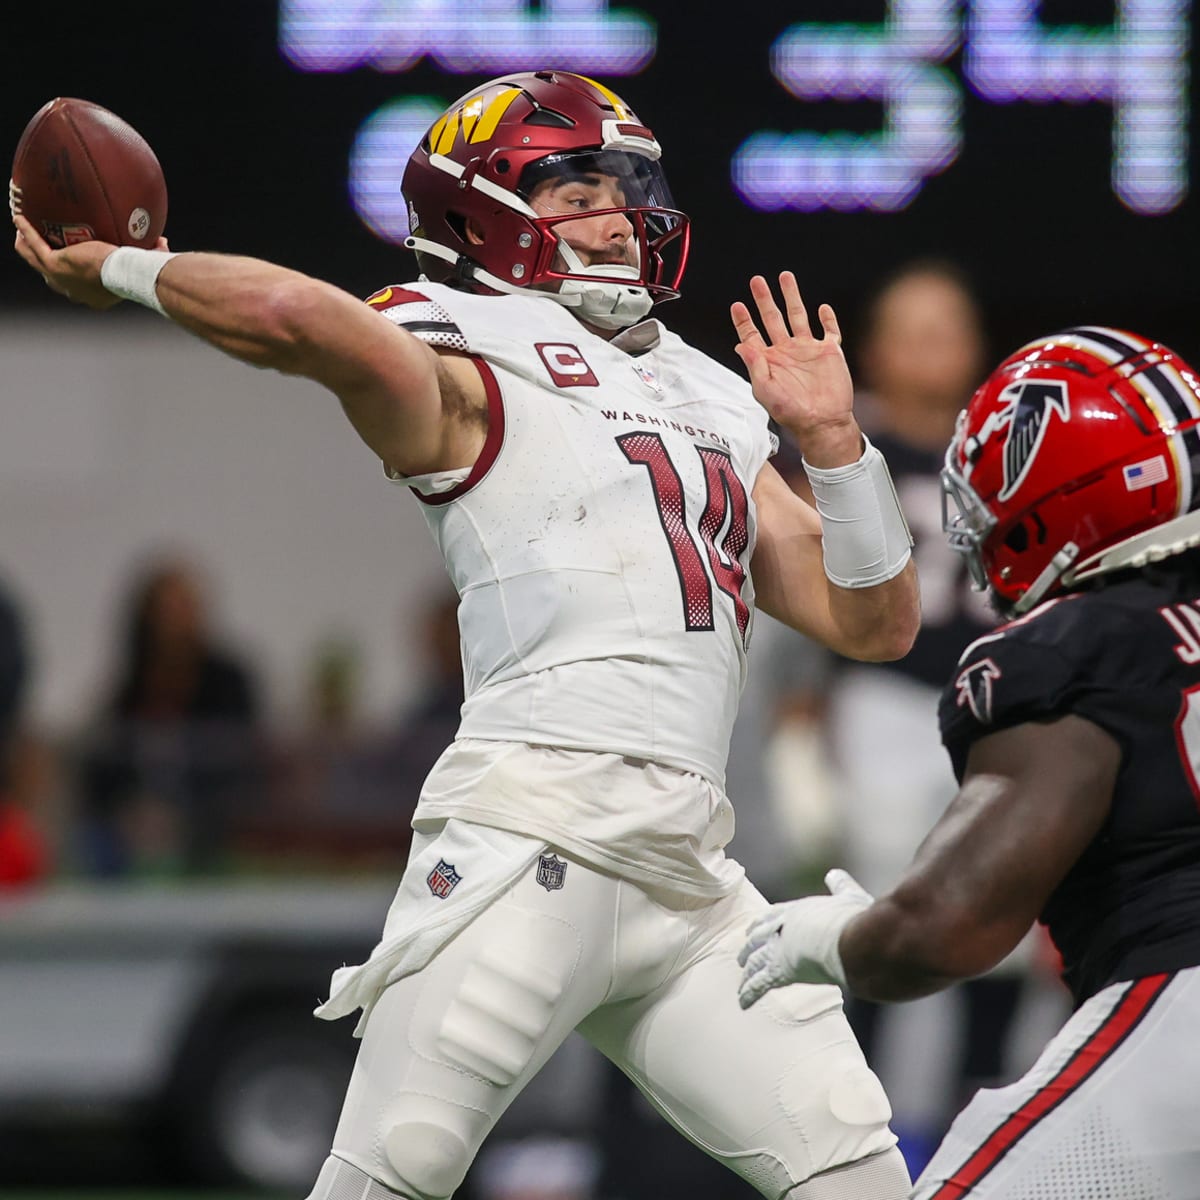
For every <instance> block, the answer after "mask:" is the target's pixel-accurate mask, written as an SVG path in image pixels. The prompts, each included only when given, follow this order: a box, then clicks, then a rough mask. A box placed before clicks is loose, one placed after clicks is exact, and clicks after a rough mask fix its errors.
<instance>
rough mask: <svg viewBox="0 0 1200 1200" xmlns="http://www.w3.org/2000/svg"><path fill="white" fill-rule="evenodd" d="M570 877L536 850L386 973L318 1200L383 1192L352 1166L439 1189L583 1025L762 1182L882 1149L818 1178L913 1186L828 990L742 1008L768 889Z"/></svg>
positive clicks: (788, 1181)
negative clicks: (508, 879)
mask: <svg viewBox="0 0 1200 1200" xmlns="http://www.w3.org/2000/svg"><path fill="white" fill-rule="evenodd" d="M560 854H561V852H560ZM563 857H565V856H563ZM562 885H563V886H562V887H561V888H560V889H554V890H548V889H547V888H546V887H544V886H540V885H539V884H538V882H537V863H536V862H535V863H534V865H533V866H532V867H531V868H530V869H529V870H528V872H527V873H526V874H525V875H524V876H523V877H522V878H521V879H520V880H519V881H518V882H517V883H516V884H515V885H514V886H513V887H512V889H511V890H509V891H508V892H506V893H504V894H503V895H502V896H501V897H500V898H499V899H497V900H496V901H495V902H494V903H493V904H492V905H491V906H490V907H488V908H487V909H486V910H484V911H483V912H482V913H481V914H480V915H479V916H477V917H476V918H475V919H474V920H473V921H472V923H471V924H470V925H468V926H467V927H466V928H465V929H464V930H463V931H462V932H460V933H459V934H458V935H457V936H456V937H455V938H454V939H453V940H452V941H450V942H449V943H448V944H447V945H446V946H445V947H444V948H443V949H442V950H441V951H440V952H439V953H438V954H437V955H436V956H435V957H434V958H433V960H432V961H431V962H430V963H429V965H428V966H426V967H425V968H424V969H423V970H421V971H419V972H417V973H416V974H414V975H410V976H407V977H406V978H403V979H400V980H398V981H396V982H394V983H392V984H390V985H389V986H388V987H387V989H386V990H385V991H384V993H383V995H382V996H381V998H380V999H379V1002H378V1004H377V1005H376V1007H375V1008H374V1010H373V1011H372V1012H371V1015H370V1018H369V1020H368V1022H367V1026H366V1029H365V1032H364V1035H363V1043H362V1047H361V1049H360V1051H359V1056H358V1062H357V1064H356V1066H355V1069H354V1075H353V1077H352V1079H351V1081H350V1086H349V1090H348V1092H347V1095H346V1102H345V1107H344V1109H343V1111H342V1117H341V1121H340V1123H339V1125H338V1128H337V1132H336V1134H335V1137H334V1142H333V1149H332V1156H333V1157H331V1158H330V1159H329V1160H328V1162H327V1163H326V1168H325V1169H324V1170H323V1171H322V1173H321V1179H320V1180H319V1181H318V1185H317V1187H316V1189H314V1191H313V1193H312V1197H313V1200H329V1198H331V1197H336V1198H337V1200H341V1197H346V1198H347V1200H360V1198H361V1197H364V1196H372V1197H374V1196H375V1195H378V1196H379V1197H380V1200H382V1197H383V1195H384V1193H383V1192H382V1191H381V1190H380V1191H378V1192H376V1191H375V1188H376V1187H377V1185H376V1184H373V1183H371V1182H370V1181H369V1180H368V1181H365V1182H364V1180H363V1175H360V1171H361V1172H362V1173H363V1174H364V1175H365V1176H367V1177H370V1180H374V1181H378V1182H380V1183H382V1184H384V1185H385V1186H386V1187H387V1188H389V1189H391V1190H392V1191H393V1192H398V1193H399V1194H401V1195H403V1196H406V1197H413V1198H430V1200H441V1198H444V1197H448V1196H450V1195H451V1194H452V1193H453V1191H454V1190H455V1188H456V1187H458V1185H459V1184H460V1183H461V1182H462V1179H463V1177H464V1175H465V1174H466V1172H467V1169H468V1167H469V1166H470V1164H471V1161H472V1160H473V1158H474V1157H475V1154H476V1152H477V1151H478V1149H479V1147H480V1144H481V1143H482V1142H483V1140H484V1138H485V1137H486V1135H487V1134H488V1132H489V1130H491V1128H492V1126H493V1125H494V1124H495V1122H496V1120H497V1119H498V1118H499V1116H500V1114H501V1113H502V1112H503V1111H504V1110H505V1108H507V1106H508V1105H509V1103H510V1102H511V1101H512V1099H513V1098H514V1097H515V1096H516V1095H517V1093H518V1092H519V1091H520V1090H521V1088H522V1087H523V1086H524V1085H525V1084H526V1083H527V1082H528V1081H529V1079H530V1078H531V1077H532V1076H533V1075H534V1073H535V1072H536V1071H537V1070H538V1069H539V1068H540V1067H541V1066H542V1065H543V1063H545V1061H546V1060H547V1059H548V1058H549V1057H550V1055H551V1054H552V1053H553V1052H554V1050H555V1049H557V1047H558V1046H559V1045H560V1043H561V1042H562V1041H563V1040H564V1038H566V1036H567V1034H568V1033H570V1031H571V1030H572V1029H574V1028H576V1027H578V1028H579V1029H580V1031H581V1032H582V1033H583V1035H584V1036H585V1037H587V1038H588V1039H589V1040H590V1041H591V1042H592V1043H593V1044H594V1045H596V1046H597V1047H598V1048H599V1049H600V1050H601V1051H602V1052H603V1053H604V1054H606V1055H607V1056H608V1057H609V1058H610V1059H612V1061H613V1062H615V1063H616V1064H617V1065H618V1066H619V1067H620V1068H621V1069H622V1070H624V1071H625V1072H626V1073H627V1074H628V1075H630V1077H631V1078H632V1079H633V1080H634V1081H635V1082H636V1083H637V1084H638V1086H639V1087H640V1088H641V1089H642V1091H643V1092H644V1093H645V1094H646V1096H647V1097H648V1098H649V1100H650V1101H651V1102H652V1103H653V1104H654V1106H655V1107H656V1108H657V1109H658V1110H659V1111H660V1112H661V1113H662V1114H663V1115H664V1116H665V1117H666V1119H667V1120H668V1121H670V1122H671V1124H673V1125H674V1126H675V1127H676V1128H677V1129H679V1130H680V1131H681V1132H682V1133H684V1134H685V1135H686V1136H687V1137H689V1138H690V1139H691V1140H692V1141H693V1142H694V1143H695V1144H696V1145H698V1146H699V1147H700V1148H701V1149H703V1150H705V1151H707V1152H708V1153H709V1154H710V1155H712V1156H714V1157H716V1158H718V1159H720V1160H721V1161H722V1162H724V1163H726V1164H727V1165H728V1166H729V1167H731V1168H732V1169H733V1170H734V1171H736V1172H738V1173H739V1174H740V1175H742V1176H743V1177H744V1178H745V1179H747V1180H748V1181H749V1182H750V1183H751V1184H752V1185H754V1186H755V1187H756V1188H758V1190H759V1191H760V1192H762V1194H763V1195H765V1196H769V1197H772V1198H777V1197H781V1196H783V1195H784V1193H786V1192H788V1191H789V1190H790V1189H792V1188H793V1187H794V1186H795V1185H796V1184H799V1183H801V1182H802V1181H805V1180H808V1179H809V1178H810V1177H811V1176H814V1175H817V1174H818V1173H820V1172H827V1171H831V1170H832V1169H834V1168H838V1167H840V1166H842V1165H844V1164H847V1163H854V1162H858V1161H859V1160H865V1159H868V1158H869V1156H878V1157H874V1158H871V1161H870V1164H867V1166H868V1167H869V1170H868V1172H867V1173H868V1175H869V1176H870V1179H871V1181H872V1190H871V1191H869V1192H868V1191H863V1190H861V1187H860V1186H858V1185H856V1184H854V1183H853V1181H851V1180H850V1179H849V1177H848V1176H847V1183H846V1184H845V1185H838V1186H837V1190H836V1191H819V1192H812V1193H811V1194H813V1195H814V1196H817V1195H820V1196H824V1195H830V1196H834V1195H836V1196H842V1195H846V1196H851V1195H853V1196H855V1197H858V1196H864V1197H865V1196H868V1195H870V1196H878V1197H880V1198H882V1200H900V1198H901V1197H905V1196H907V1194H908V1178H907V1174H906V1173H905V1171H904V1166H903V1160H902V1159H901V1158H900V1155H899V1152H898V1151H896V1150H893V1149H892V1147H893V1146H894V1145H895V1137H894V1136H893V1135H892V1133H891V1131H890V1130H889V1129H888V1125H887V1122H888V1119H889V1117H890V1109H889V1107H888V1102H887V1098H886V1097H885V1095H884V1092H883V1088H882V1087H881V1085H880V1084H879V1082H878V1080H877V1079H876V1078H875V1076H874V1075H873V1074H872V1073H871V1071H870V1070H869V1069H868V1067H867V1065H866V1063H865V1061H864V1059H863V1056H862V1053H861V1051H860V1050H859V1048H858V1045H857V1043H856V1042H855V1040H854V1037H853V1034H852V1033H851V1031H850V1028H849V1026H848V1024H847V1023H846V1020H845V1018H844V1016H843V1015H842V1007H841V994H840V992H839V991H838V990H837V989H836V988H834V987H825V986H812V985H794V986H792V987H788V988H782V989H777V990H775V991H772V992H770V993H769V994H768V995H766V996H765V997H763V999H762V1000H760V1001H759V1002H758V1004H756V1005H755V1006H754V1007H753V1008H751V1009H750V1010H749V1011H746V1012H743V1011H742V1010H741V1009H740V1008H739V1007H738V1002H737V987H738V979H739V977H740V974H741V971H740V968H739V967H738V965H737V961H736V955H737V952H738V949H739V948H740V947H741V944H742V942H743V940H744V934H745V930H746V927H747V926H748V925H749V923H750V922H751V920H752V919H753V918H754V917H755V916H756V915H757V914H758V913H759V912H761V910H762V909H763V907H764V906H765V901H764V900H763V899H762V897H761V896H760V895H759V894H758V892H757V891H756V890H755V889H754V888H753V887H752V886H751V885H750V884H749V883H746V882H743V884H742V886H741V888H740V890H739V891H737V892H735V893H734V894H733V895H731V896H728V897H725V898H723V899H720V900H717V901H706V900H698V899H690V898H681V897H679V896H670V895H668V894H666V893H663V894H651V893H650V892H648V891H647V890H645V889H643V888H641V887H638V886H636V885H634V884H631V883H628V882H624V881H622V880H619V879H616V878H614V877H612V876H609V875H605V874H601V873H600V872H597V871H595V870H592V869H590V868H588V867H586V866H584V865H583V864H581V863H579V862H576V861H572V860H568V865H567V868H566V873H565V876H564V877H563V879H562ZM354 1168H357V1170H356V1169H354ZM339 1172H341V1173H342V1174H344V1176H345V1178H344V1179H343V1178H341V1176H340V1175H339ZM860 1175H861V1173H860ZM828 1178H829V1179H830V1181H833V1180H834V1179H838V1178H841V1173H840V1172H836V1171H835V1172H834V1174H833V1175H832V1176H830V1177H828ZM352 1180H353V1182H352ZM859 1182H860V1184H861V1183H862V1182H864V1180H863V1179H861V1178H860V1181H859ZM843 1186H844V1187H848V1188H849V1189H850V1190H846V1191H843ZM364 1189H365V1190H364ZM808 1194H809V1193H808V1191H807V1190H805V1191H798V1192H797V1193H795V1195H796V1196H798V1197H803V1196H806V1195H808Z"/></svg>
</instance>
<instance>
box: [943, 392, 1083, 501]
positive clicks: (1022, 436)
mask: <svg viewBox="0 0 1200 1200" xmlns="http://www.w3.org/2000/svg"><path fill="white" fill-rule="evenodd" d="M1000 400H1001V402H1002V404H1003V407H1002V408H999V409H997V410H996V411H995V412H991V413H988V415H987V419H986V420H985V421H984V422H983V425H982V426H980V429H979V432H978V433H977V434H975V436H974V437H970V438H968V439H967V442H966V445H965V447H964V451H965V455H966V460H967V464H968V466H972V465H974V463H975V461H976V460H977V459H978V458H979V452H980V451H981V450H982V449H983V447H984V445H985V444H986V443H987V441H988V439H989V438H990V437H991V436H992V435H993V434H996V433H999V432H1000V430H1001V429H1004V428H1007V429H1008V436H1007V437H1006V438H1005V439H1004V483H1003V486H1002V487H1001V488H1000V491H999V493H998V495H997V497H996V498H997V499H998V500H1007V499H1008V498H1009V497H1010V496H1011V495H1012V494H1013V493H1014V492H1015V491H1016V490H1017V489H1018V488H1019V487H1020V486H1021V484H1022V483H1024V482H1025V476H1026V475H1028V474H1029V468H1030V467H1032V466H1033V460H1034V459H1035V458H1036V457H1037V452H1038V450H1039V449H1041V445H1042V440H1043V439H1044V438H1045V436H1046V429H1047V427H1048V425H1049V423H1050V418H1051V416H1052V415H1053V414H1054V413H1058V415H1059V416H1060V417H1061V418H1062V419H1063V420H1064V421H1067V420H1070V417H1071V403H1070V398H1069V397H1068V395H1067V385H1066V384H1065V383H1063V382H1062V381H1061V380H1058V379H1022V380H1019V381H1018V382H1016V383H1010V384H1009V385H1008V387H1006V388H1005V389H1004V391H1002V392H1001V393H1000ZM969 473H970V472H969V470H968V474H969Z"/></svg>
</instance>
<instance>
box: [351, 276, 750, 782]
mask: <svg viewBox="0 0 1200 1200" xmlns="http://www.w3.org/2000/svg"><path fill="white" fill-rule="evenodd" d="M369 303H371V304H372V305H373V306H374V307H376V308H378V309H379V310H380V311H381V312H382V313H383V314H384V315H385V316H386V317H387V318H388V319H390V320H392V321H394V322H395V323H396V324H398V325H400V326H402V327H404V328H406V329H408V330H409V331H410V332H412V333H414V334H415V335H416V336H418V337H420V338H422V339H424V340H426V341H428V342H430V343H432V344H434V345H439V346H448V347H453V348H455V349H458V350H462V351H464V352H467V353H469V354H471V355H473V356H474V357H475V361H476V363H477V365H478V368H479V371H480V374H481V376H482V378H483V381H484V384H485V387H486V390H487V396H488V405H489V432H488V436H487V441H486V445H485V446H484V449H483V452H482V454H481V456H480V458H479V460H478V462H477V463H476V464H475V466H474V467H473V468H471V469H470V470H464V471H458V472H448V473H442V474H439V475H431V476H421V477H414V478H403V477H399V476H396V477H395V478H397V481H398V482H403V483H405V484H407V485H408V486H410V487H412V488H413V489H414V491H416V493H417V495H418V496H419V498H420V499H421V501H422V508H423V510H424V514H425V518H426V520H427V521H428V523H429V527H430V529H431V530H432V532H433V535H434V537H435V539H436V540H437V543H438V546H439V547H440V549H441V552H442V555H443V557H444V559H445V562H446V567H447V570H448V571H449V573H450V576H451V579H452V580H453V582H454V586H455V587H456V589H457V590H458V593H459V596H460V597H461V604H460V608H459V625H460V630H461V633H462V644H463V665H464V676H465V693H466V701H465V704H464V706H463V717H462V726H461V729H460V734H459V736H460V737H463V738H472V739H483V740H491V741H502V742H524V743H532V744H535V745H543V746H554V747H561V748H566V749H576V750H594V751H603V752H610V753H614V754H618V755H623V756H628V757H631V758H636V759H646V760H650V761H652V762H655V763H660V764H665V765H667V766H671V767H676V768H679V769H682V770H685V771H690V772H696V773H698V774H700V775H702V776H703V777H705V778H706V779H708V780H710V781H712V782H714V783H716V784H717V785H720V784H721V783H722V781H723V778H724V770H725V757H726V752H727V749H728V743H729V734H730V729H731V727H732V724H733V720H734V716H735V713H736V709H737V700H738V694H739V692H740V690H741V686H742V683H743V679H744V674H745V670H746V646H747V644H748V641H749V637H750V628H751V620H752V612H753V601H754V591H753V585H752V583H751V579H750V574H749V563H750V557H751V554H752V552H753V549H754V538H755V512H754V504H753V501H752V499H751V490H752V488H753V486H754V481H755V479H756V477H757V475H758V472H759V470H760V469H761V467H762V466H763V464H764V463H765V462H766V460H767V458H768V457H769V456H770V454H771V452H772V444H773V438H772V435H771V434H770V433H769V431H768V428H767V418H766V414H765V412H764V411H763V409H762V408H761V407H760V406H759V405H758V404H757V402H756V401H755V400H754V398H753V396H752V394H751V391H750V387H749V385H748V384H747V383H746V382H745V380H743V379H741V378H740V377H739V376H737V375H735V374H734V373H733V372H731V371H728V370H726V369H725V368H724V367H722V366H721V365H720V364H718V363H716V362H714V361H713V360H712V359H711V358H709V357H708V356H706V355H704V354H702V353H700V352H699V351H697V350H694V349H692V348H691V347H690V346H688V345H687V344H686V343H685V342H683V341H682V340H681V339H680V338H678V337H677V336H675V335H674V334H672V333H670V332H669V331H668V330H666V329H664V328H663V327H662V326H661V325H660V324H659V323H658V322H657V321H654V320H649V321H645V322H642V323H641V324H640V325H637V326H635V327H634V328H632V329H628V330H625V331H623V332H622V333H620V334H619V335H618V336H617V337H615V338H614V339H613V340H612V341H606V340H605V339H603V338H600V337H598V336H596V335H594V334H592V333H590V332H589V331H588V330H587V329H585V328H584V327H583V326H582V325H581V324H580V323H579V322H578V321H577V320H576V319H575V318H574V317H573V316H572V315H571V314H570V312H569V311H568V310H567V309H565V308H563V307H562V306H560V305H558V304H557V303H555V302H553V301H551V300H548V299H545V298H543V297H538V296H536V295H529V296H516V295H513V296H477V295H473V294H468V293H463V292H459V291H455V290H453V289H451V288H448V287H445V286H443V285H438V284H432V283H425V282H422V283H419V284H412V285H407V286H405V287H394V288H386V289H384V290H383V291H381V292H378V293H376V294H375V295H374V296H372V297H371V298H370V300H369Z"/></svg>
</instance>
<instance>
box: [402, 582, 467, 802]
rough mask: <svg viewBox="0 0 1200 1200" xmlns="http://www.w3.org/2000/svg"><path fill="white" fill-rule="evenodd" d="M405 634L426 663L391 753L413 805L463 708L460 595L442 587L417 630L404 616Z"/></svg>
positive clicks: (431, 599) (423, 610)
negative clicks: (459, 618)
mask: <svg viewBox="0 0 1200 1200" xmlns="http://www.w3.org/2000/svg"><path fill="white" fill-rule="evenodd" d="M401 621H402V624H403V630H402V632H403V635H404V637H405V638H410V639H412V640H413V641H414V644H415V645H416V646H417V649H418V651H419V654H420V658H421V659H422V661H423V664H424V672H423V674H422V676H421V679H420V682H419V683H418V686H417V688H416V692H415V697H414V699H413V700H412V701H411V703H410V704H409V707H408V708H407V709H406V711H405V712H404V713H403V714H402V715H401V717H400V721H399V724H398V727H397V731H396V735H395V738H394V739H393V744H392V748H391V754H392V758H393V770H394V771H395V773H396V778H397V779H402V780H404V781H405V782H406V783H407V784H409V785H410V786H411V788H412V797H411V799H412V805H413V806H415V804H416V798H417V793H418V792H419V791H420V790H421V784H422V783H423V782H424V781H425V776H426V775H428V774H429V772H430V770H431V769H432V767H433V764H434V763H435V762H437V760H438V758H439V757H440V755H441V753H442V751H443V750H445V749H446V747H447V746H449V745H450V743H451V742H452V741H454V735H455V733H456V732H457V731H458V723H459V719H460V710H461V708H462V703H463V667H462V646H461V644H460V642H459V633H458V596H457V595H455V593H454V592H446V591H445V590H444V589H443V588H441V587H439V588H438V589H437V590H436V592H434V593H432V594H430V595H429V597H428V598H427V599H426V601H425V603H424V605H423V606H422V608H421V609H420V612H419V615H418V616H417V621H416V624H415V626H414V624H413V617H412V614H411V612H410V611H408V610H405V611H404V612H403V613H402V616H401Z"/></svg>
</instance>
